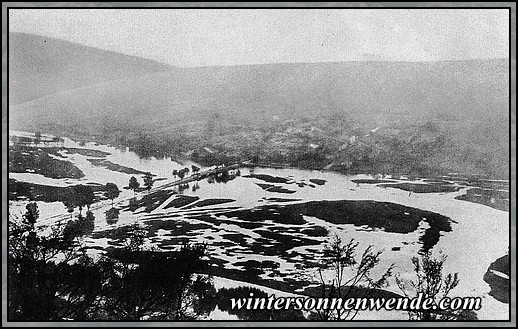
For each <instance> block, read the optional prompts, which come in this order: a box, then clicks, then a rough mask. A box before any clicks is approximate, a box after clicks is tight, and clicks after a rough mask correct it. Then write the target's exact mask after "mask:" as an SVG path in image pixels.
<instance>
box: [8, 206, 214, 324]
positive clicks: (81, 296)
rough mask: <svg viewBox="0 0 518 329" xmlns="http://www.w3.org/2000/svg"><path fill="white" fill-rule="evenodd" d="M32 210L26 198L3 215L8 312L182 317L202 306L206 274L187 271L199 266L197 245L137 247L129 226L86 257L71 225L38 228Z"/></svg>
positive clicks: (50, 316)
mask: <svg viewBox="0 0 518 329" xmlns="http://www.w3.org/2000/svg"><path fill="white" fill-rule="evenodd" d="M38 217H39V213H38V210H37V207H36V205H35V204H34V203H31V204H29V205H28V206H27V213H26V214H25V215H24V216H23V218H22V219H20V218H10V223H9V260H8V261H9V268H8V270H9V303H8V318H9V320H11V321H17V320H32V321H49V320H143V319H149V320H153V319H155V320H189V319H193V318H195V317H196V316H198V315H199V314H201V313H202V312H203V311H204V310H203V308H202V307H201V306H202V305H204V299H205V298H206V297H207V295H208V292H209V291H210V287H211V282H210V280H209V278H208V277H207V276H199V275H196V274H195V273H199V272H202V271H203V269H204V268H205V267H206V266H207V261H206V260H204V255H205V247H204V246H202V245H188V244H185V245H183V246H182V247H181V248H180V249H179V250H177V251H171V252H154V251H144V250H142V248H141V247H142V243H143V232H141V231H140V230H139V229H138V228H136V227H135V228H134V229H133V230H131V231H130V232H129V234H128V235H127V237H126V240H125V244H124V246H123V247H122V248H119V249H114V250H112V251H110V252H108V253H107V254H104V255H102V256H101V257H100V258H91V257H90V256H88V254H87V253H86V250H84V249H82V248H81V247H80V245H79V244H78V242H79V240H78V236H79V235H80V232H79V231H77V230H70V229H67V227H68V228H70V225H67V226H66V227H58V226H55V227H53V228H52V231H51V232H50V233H49V232H47V233H44V232H43V231H42V230H41V229H40V228H38V227H37V226H36V225H35V224H36V222H37V219H38ZM73 232H77V233H78V234H72V233H73Z"/></svg>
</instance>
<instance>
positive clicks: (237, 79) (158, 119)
mask: <svg viewBox="0 0 518 329" xmlns="http://www.w3.org/2000/svg"><path fill="white" fill-rule="evenodd" d="M18 37H21V38H22V39H27V38H28V39H29V40H40V41H41V39H38V38H32V37H28V36H27V35H21V34H19V35H13V36H11V39H12V40H13V41H12V42H14V44H17V43H20V44H23V45H24V47H26V48H27V50H26V51H27V53H28V54H29V55H26V56H24V57H23V58H25V65H22V61H20V60H18V61H17V64H16V65H14V66H12V67H11V68H10V74H11V75H12V77H15V78H14V81H15V82H16V81H18V82H19V83H13V84H11V82H10V93H11V95H13V96H11V97H14V98H15V99H16V100H17V101H18V102H20V101H21V100H22V99H26V100H28V99H29V98H31V97H33V98H35V97H36V95H39V96H40V97H39V98H35V99H31V100H28V101H26V102H24V103H18V104H17V102H16V101H14V102H13V100H12V99H11V102H10V105H11V106H10V109H9V112H10V113H9V119H10V121H9V125H10V129H15V130H29V131H36V130H41V131H46V132H51V133H55V134H58V135H68V136H71V135H75V136H81V135H83V136H91V137H92V136H95V137H96V138H103V139H105V140H106V139H113V138H117V139H118V140H119V141H120V139H124V140H128V139H129V140H135V139H139V138H140V139H142V138H143V137H142V135H144V136H153V137H150V139H151V140H154V141H155V144H157V143H158V144H157V145H159V146H157V149H160V148H166V149H167V152H170V151H171V148H174V150H175V151H176V152H179V151H186V150H187V149H188V148H190V147H197V146H200V145H211V146H212V145H223V146H224V147H226V148H227V149H233V150H234V151H235V150H237V149H242V148H246V147H253V146H254V145H258V144H257V143H263V142H264V141H265V138H267V137H268V138H269V137H271V134H272V131H274V129H275V127H276V126H278V125H279V124H280V123H283V122H286V121H289V120H295V121H296V120H299V119H307V120H309V121H312V122H314V123H315V124H316V122H317V120H319V119H320V118H323V117H325V118H333V117H336V116H338V117H340V120H342V119H343V120H348V121H354V122H356V123H357V124H358V125H360V126H363V127H365V128H367V127H370V129H372V128H375V127H376V126H383V127H386V128H390V129H393V128H397V129H400V128H402V127H403V128H404V127H411V126H412V125H416V124H418V125H419V124H425V123H426V122H430V121H432V122H437V123H439V125H440V127H439V128H440V129H441V131H442V133H444V134H446V135H447V136H448V138H449V139H450V140H452V141H455V143H457V144H458V145H457V146H458V147H459V148H460V149H462V150H470V151H467V153H468V154H472V155H471V157H476V156H475V155H474V154H475V153H476V152H474V151H473V150H477V152H478V153H477V154H479V153H480V154H486V153H487V154H489V155H487V157H488V159H490V160H488V161H489V162H491V161H493V162H494V159H497V160H496V161H497V162H499V163H503V162H505V161H506V160H505V158H506V157H508V154H507V149H508V145H509V130H508V125H509V109H508V104H509V98H508V97H509V95H508V91H509V89H508V69H509V68H508V60H507V59H494V60H466V61H437V62H380V61H365V62H363V61H355V62H329V63H293V64H262V65H242V66H213V67H196V68H174V67H168V66H166V65H163V64H159V63H155V62H151V61H148V60H144V59H138V58H130V57H128V61H123V60H122V59H121V56H123V57H124V56H125V55H121V54H117V53H111V52H105V51H99V52H97V50H96V49H92V48H88V47H83V46H80V45H75V44H70V43H68V42H61V41H59V40H53V47H52V54H54V53H55V54H56V55H51V54H50V53H49V52H43V53H42V52H40V51H38V47H40V45H38V44H37V43H36V42H32V43H31V42H17V41H16V39H17V38H18ZM10 42H11V40H10ZM83 48H85V49H83ZM16 49H22V48H21V47H18V48H15V50H11V51H16ZM71 49H73V50H71ZM74 53H78V54H81V56H70V55H69V54H74ZM41 54H43V56H41ZM49 55H50V56H51V57H54V58H55V59H57V58H63V59H62V60H50V59H49V58H48V57H47V56H49ZM11 57H13V56H11ZM65 59H66V60H65ZM124 59H125V58H124ZM29 60H31V61H32V63H40V64H38V65H36V64H31V65H27V63H28V61H29ZM37 67H42V68H43V69H41V70H39V69H36V68H37ZM31 68H32V69H31ZM153 70H154V73H153ZM72 72H73V74H72ZM110 72H111V73H110ZM113 72H117V74H115V73H113ZM116 76H117V77H119V78H118V79H115V78H114V77H116ZM107 80H110V81H107ZM10 81H11V80H10ZM21 82H23V83H21ZM72 85H73V86H75V88H70V86H72ZM337 121H339V120H335V119H329V120H328V121H326V122H325V123H322V125H323V126H322V127H321V128H322V129H323V130H324V131H325V130H329V131H331V130H333V129H334V128H336V129H337V131H338V132H340V133H342V134H343V135H344V136H343V138H344V140H347V139H348V137H347V136H350V135H351V134H352V132H351V131H350V130H347V129H350V128H353V127H352V126H351V127H349V128H347V129H346V128H344V129H342V130H340V129H338V127H333V129H331V127H327V128H329V129H326V125H329V126H331V125H334V124H336V122H337ZM294 125H296V124H294ZM353 126H354V125H353ZM271 127H274V128H271ZM481 128H484V133H483V134H480V133H477V132H480V131H481ZM269 129H270V132H269V133H266V131H269ZM272 129H273V130H272ZM277 133H281V132H280V131H277ZM237 134H241V135H240V136H241V137H240V140H241V141H242V144H243V145H237V144H236V143H237V141H236V138H237V137H236V136H238V135H237ZM281 134H285V133H281ZM251 135H253V136H254V137H251ZM114 136H115V137H114ZM292 137H293V138H292V140H290V141H289V143H288V141H283V142H282V143H284V142H286V143H288V144H290V145H295V144H296V145H297V146H296V147H295V146H294V147H293V148H296V149H297V152H300V151H299V150H300V148H301V146H300V145H299V144H300V143H301V142H300V141H299V139H300V136H299V135H297V136H295V135H294V136H292ZM146 138H147V137H146ZM287 138H288V137H287ZM289 138H291V137H289ZM304 138H306V139H304V140H305V141H306V143H307V142H308V140H309V139H308V138H310V137H307V136H305V137H304ZM326 138H327V137H326ZM329 138H331V136H329ZM294 140H296V142H295V141H294ZM148 141H149V140H148ZM165 141H168V142H165ZM173 141H174V142H173ZM139 143H141V142H139ZM149 143H152V142H149ZM272 143H273V142H272ZM326 143H327V142H326ZM373 143H374V142H373ZM376 143H378V142H376ZM172 144H175V145H174V146H172ZM238 144H239V143H238ZM374 144H375V143H374ZM374 144H373V145H374ZM223 146H222V147H223ZM147 147H148V148H149V149H153V147H152V146H150V145H148V146H147ZM271 147H272V150H273V149H276V148H278V147H276V146H274V145H273V144H272V146H271ZM164 151H166V150H164ZM243 152H244V151H243ZM451 152H456V151H453V150H451ZM497 153H498V154H497ZM432 155H433V154H431V155H430V156H432ZM243 156H244V155H243ZM237 158H240V156H237ZM287 158H289V156H288V157H287ZM466 161H468V162H472V161H475V160H474V159H471V158H470V159H469V160H466ZM493 162H491V163H493ZM503 165H504V166H505V165H507V164H503ZM483 166H486V167H487V166H488V165H487V164H484V165H483ZM504 172H505V170H504Z"/></svg>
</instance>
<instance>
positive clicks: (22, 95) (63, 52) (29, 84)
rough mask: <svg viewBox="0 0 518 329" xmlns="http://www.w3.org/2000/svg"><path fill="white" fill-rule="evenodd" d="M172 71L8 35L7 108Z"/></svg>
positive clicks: (138, 60) (53, 41)
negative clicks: (107, 83)
mask: <svg viewBox="0 0 518 329" xmlns="http://www.w3.org/2000/svg"><path fill="white" fill-rule="evenodd" d="M171 69H173V67H171V66H169V65H166V64H162V63H158V62H155V61H152V60H147V59H143V58H139V57H134V56H128V55H125V54H121V53H117V52H113V51H107V50H101V49H97V48H93V47H87V46H83V45H79V44H76V43H72V42H68V41H64V40H59V39H54V38H49V37H44V36H39V35H33V34H26V33H16V32H11V33H9V102H10V104H11V105H15V104H19V103H23V102H26V101H29V100H32V99H37V98H40V97H42V96H45V95H51V94H54V93H56V92H60V91H64V90H70V89H76V88H79V87H84V86H88V85H93V84H98V83H101V82H106V81H110V80H117V79H132V78H135V77H138V76H142V75H145V74H150V73H155V72H161V71H167V70H171Z"/></svg>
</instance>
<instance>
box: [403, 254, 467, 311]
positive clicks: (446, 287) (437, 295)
mask: <svg viewBox="0 0 518 329" xmlns="http://www.w3.org/2000/svg"><path fill="white" fill-rule="evenodd" d="M446 259H447V256H446V255H444V254H442V253H441V254H440V255H439V256H438V257H434V256H433V255H432V252H431V251H428V252H426V253H425V254H423V255H421V257H412V263H413V265H414V273H415V278H414V279H403V278H401V276H400V275H397V276H396V283H397V285H398V287H399V289H400V290H401V291H402V292H403V294H404V295H405V297H408V298H416V297H417V296H418V295H419V294H422V295H423V296H424V298H433V299H434V301H435V304H436V305H437V304H438V303H439V301H440V300H441V299H444V298H445V297H447V296H448V295H449V294H450V292H451V291H452V290H453V289H454V288H455V287H457V285H458V284H459V278H458V273H454V274H451V273H450V274H447V275H446V276H443V273H442V272H443V267H444V262H445V261H446ZM408 318H409V319H410V320H419V321H434V320H440V321H444V320H473V319H476V315H475V313H474V312H473V311H462V310H459V311H453V310H452V311H443V310H434V309H427V310H423V309H421V310H408Z"/></svg>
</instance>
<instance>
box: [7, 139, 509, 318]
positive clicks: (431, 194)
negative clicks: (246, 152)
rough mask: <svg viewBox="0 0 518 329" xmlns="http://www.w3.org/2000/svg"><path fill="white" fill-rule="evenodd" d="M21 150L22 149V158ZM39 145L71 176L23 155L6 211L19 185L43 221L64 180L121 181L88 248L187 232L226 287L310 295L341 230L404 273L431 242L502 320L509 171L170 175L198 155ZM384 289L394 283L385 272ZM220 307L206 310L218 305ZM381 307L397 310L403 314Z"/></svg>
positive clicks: (63, 215)
mask: <svg viewBox="0 0 518 329" xmlns="http://www.w3.org/2000/svg"><path fill="white" fill-rule="evenodd" d="M28 152H29V153H30V152H31V151H30V150H29V151H28ZM35 152H36V151H35ZM25 153H27V152H25ZM29 153H28V154H25V155H24V154H22V155H21V156H20V159H22V158H23V157H25V159H28V158H29V157H30V156H32V155H31V154H29ZM37 154H38V156H40V157H42V158H45V159H47V160H48V161H62V162H64V163H66V165H65V166H63V168H65V169H70V168H75V169H70V170H71V171H70V173H71V175H69V176H70V177H64V176H66V175H61V174H60V175H53V174H49V173H48V172H45V171H40V172H31V171H30V165H29V164H28V163H27V162H24V161H25V160H23V159H22V160H23V161H22V160H20V165H19V168H21V169H20V170H18V171H19V172H11V173H10V174H9V178H10V182H9V183H10V189H9V192H10V209H9V210H10V212H12V213H15V214H21V213H22V212H23V211H24V207H25V205H26V203H27V201H26V198H25V196H26V194H28V193H32V195H33V196H34V195H36V196H37V197H36V200H38V201H37V202H38V206H39V209H40V219H41V220H40V224H41V225H47V226H51V225H53V223H55V222H56V221H64V220H68V218H69V217H70V215H69V214H68V213H67V211H66V208H65V207H64V205H63V203H62V202H61V200H60V197H59V194H60V191H61V190H60V189H64V188H66V187H68V186H72V185H77V184H90V185H91V186H94V187H95V186H101V185H105V184H106V183H108V182H112V183H115V184H116V185H117V186H118V187H119V189H121V191H122V193H121V194H120V195H119V197H118V198H116V199H115V200H114V202H115V205H116V207H117V208H118V209H119V210H120V216H119V219H118V220H106V218H105V214H104V212H105V211H106V209H108V208H109V207H110V206H111V202H110V201H109V200H101V201H99V202H98V203H97V204H95V205H94V206H92V209H93V213H94V215H95V222H94V230H93V232H92V233H91V234H89V235H88V236H86V237H85V238H84V243H85V244H86V246H88V247H89V248H90V251H89V252H90V253H92V254H96V253H102V252H106V250H109V249H110V248H116V247H119V246H121V245H122V244H123V242H124V237H125V232H127V231H128V230H129V229H130V227H131V226H132V225H133V224H138V225H139V226H140V227H142V228H144V229H145V230H146V235H145V244H146V245H147V246H148V247H156V248H159V249H161V250H164V251H166V250H175V249H177V248H178V247H179V246H180V245H181V244H182V243H183V242H184V241H189V242H196V243H204V244H206V245H207V246H208V250H209V256H210V259H211V264H212V265H211V266H212V273H211V274H212V275H213V276H214V277H215V282H217V284H216V286H217V287H219V288H225V287H227V288H228V287H229V286H228V285H227V284H228V283H229V282H232V287H234V288H236V287H239V286H241V284H242V286H246V287H256V288H257V287H259V288H262V289H263V291H266V292H268V291H276V292H279V293H280V292H283V293H286V294H307V293H308V291H309V290H308V289H309V288H311V287H313V286H314V285H315V282H317V277H316V276H317V265H318V264H317V262H318V259H319V257H320V256H319V255H320V254H321V253H322V251H323V249H324V247H325V245H326V243H328V242H329V241H330V239H331V237H332V236H334V235H338V236H339V237H341V238H342V239H343V240H344V241H348V240H350V239H355V240H356V241H358V242H359V248H360V250H361V251H363V250H364V249H365V248H367V247H368V246H369V245H373V247H374V249H375V250H382V251H383V253H382V255H381V262H380V266H379V271H383V270H384V269H386V268H387V267H389V266H390V265H391V264H394V265H395V272H397V273H400V274H401V275H403V276H405V275H407V274H408V273H409V272H411V271H412V262H411V257H412V256H416V255H418V254H419V253H420V252H422V251H427V250H432V251H433V252H434V253H439V252H442V253H443V254H445V255H447V256H448V259H447V261H446V263H445V267H446V268H445V271H446V273H453V272H458V273H459V278H460V284H459V286H458V287H457V288H455V289H454V290H453V291H452V296H473V297H482V298H483V302H482V309H481V310H480V311H478V312H477V315H478V318H479V319H506V318H507V316H508V314H509V313H508V311H509V308H508V306H509V305H508V304H507V303H505V301H503V300H502V298H499V300H497V299H496V298H494V297H493V296H494V295H495V294H494V293H491V286H490V284H488V283H487V282H486V281H485V280H484V276H485V275H486V272H487V271H488V268H489V267H490V266H491V264H492V263H494V262H495V261H496V260H497V259H499V258H500V257H502V256H504V255H506V253H507V252H508V248H509V213H508V212H507V211H506V209H508V202H509V200H508V198H509V190H508V184H507V185H506V184H505V182H499V183H495V182H493V183H491V182H469V181H466V180H462V179H459V178H456V177H454V176H445V177H439V178H437V177H435V178H416V179H413V180H409V179H406V178H404V177H403V178H392V177H390V176H389V177H385V178H384V179H379V178H373V177H371V176H369V175H354V176H347V175H343V174H338V173H333V172H323V171H309V170H297V169H271V168H253V169H252V168H240V169H239V171H240V175H238V174H237V170H232V171H231V175H230V176H229V177H227V178H226V179H223V180H220V181H217V180H216V181H214V180H210V179H206V178H205V179H199V180H193V181H191V182H188V183H185V184H182V185H181V186H178V185H176V186H168V185H170V184H171V183H172V182H174V181H176V180H178V177H174V176H173V174H172V172H173V170H180V169H182V168H184V167H190V166H191V165H193V164H194V163H182V164H180V163H177V162H174V161H172V160H171V159H170V158H165V159H155V158H150V159H140V158H139V157H138V156H137V155H136V154H134V153H133V152H130V151H128V150H125V151H124V150H119V149H116V148H114V147H111V146H106V145H98V144H93V143H87V144H86V145H84V146H80V145H79V144H78V143H75V142H74V141H72V140H70V139H66V140H65V148H63V149H57V150H54V149H52V150H46V149H45V148H41V149H40V150H38V151H37ZM49 159H52V160H49ZM194 165H196V164H194ZM198 167H201V171H204V170H206V169H209V168H203V167H202V166H199V165H198ZM22 169H23V170H22ZM146 172H150V173H151V174H152V175H153V179H154V185H153V190H152V191H151V192H150V193H148V192H146V191H139V192H137V197H136V200H137V201H132V199H133V198H132V197H133V195H134V192H133V191H131V190H129V189H125V188H124V187H127V186H128V182H129V180H130V178H131V177H132V176H135V177H137V178H138V180H139V181H140V182H142V175H143V174H144V173H146ZM45 174H47V175H46V176H45ZM189 175H190V173H189ZM495 184H496V185H498V186H496V185H495ZM506 186H507V191H506ZM49 195H52V196H55V197H49ZM477 198H479V199H480V198H482V201H480V200H479V199H477ZM505 204H507V208H505ZM378 274H381V272H380V273H374V275H378ZM225 280H227V281H225ZM251 285H253V286H251ZM386 291H387V292H391V293H395V294H401V291H399V290H398V288H397V287H396V285H395V283H394V282H393V281H392V280H391V281H390V284H389V286H388V287H387V288H386ZM220 306H221V305H219V306H218V307H217V308H216V307H215V311H214V312H213V313H211V314H212V315H209V318H212V319H217V318H218V316H221V314H222V313H221V312H223V311H222V310H221V307H223V306H221V307H220ZM223 313H224V312H223ZM218 314H219V315H218ZM378 316H382V317H383V318H385V319H389V318H390V319H393V318H396V319H398V318H399V319H405V316H406V315H405V314H404V313H393V314H390V315H387V314H380V315H378ZM369 318H372V315H370V317H369Z"/></svg>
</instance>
